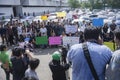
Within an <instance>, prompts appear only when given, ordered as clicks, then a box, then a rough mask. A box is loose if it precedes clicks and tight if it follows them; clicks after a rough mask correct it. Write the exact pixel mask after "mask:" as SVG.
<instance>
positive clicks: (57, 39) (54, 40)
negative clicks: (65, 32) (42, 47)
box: [49, 37, 61, 45]
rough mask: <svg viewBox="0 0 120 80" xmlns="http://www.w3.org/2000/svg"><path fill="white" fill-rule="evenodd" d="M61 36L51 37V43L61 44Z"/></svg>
mask: <svg viewBox="0 0 120 80" xmlns="http://www.w3.org/2000/svg"><path fill="white" fill-rule="evenodd" d="M60 44H61V37H49V45H60Z"/></svg>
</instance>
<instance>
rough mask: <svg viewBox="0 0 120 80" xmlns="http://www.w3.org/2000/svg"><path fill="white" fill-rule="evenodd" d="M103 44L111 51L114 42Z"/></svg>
mask: <svg viewBox="0 0 120 80" xmlns="http://www.w3.org/2000/svg"><path fill="white" fill-rule="evenodd" d="M104 45H106V46H108V47H109V48H110V49H111V50H112V51H114V43H113V42H104Z"/></svg>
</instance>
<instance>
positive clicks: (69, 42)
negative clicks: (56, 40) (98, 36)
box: [63, 37, 79, 46]
mask: <svg viewBox="0 0 120 80" xmlns="http://www.w3.org/2000/svg"><path fill="white" fill-rule="evenodd" d="M74 44H79V37H63V45H64V46H67V45H69V46H72V45H74Z"/></svg>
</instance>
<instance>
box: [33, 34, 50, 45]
mask: <svg viewBox="0 0 120 80" xmlns="http://www.w3.org/2000/svg"><path fill="white" fill-rule="evenodd" d="M35 41H36V44H37V45H39V44H48V38H47V36H42V37H36V38H35Z"/></svg>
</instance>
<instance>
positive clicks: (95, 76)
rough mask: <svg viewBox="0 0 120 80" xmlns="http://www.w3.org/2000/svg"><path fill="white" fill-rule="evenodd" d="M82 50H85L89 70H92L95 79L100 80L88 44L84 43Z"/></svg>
mask: <svg viewBox="0 0 120 80" xmlns="http://www.w3.org/2000/svg"><path fill="white" fill-rule="evenodd" d="M82 48H83V51H84V56H85V58H86V60H87V63H88V65H89V68H90V70H91V72H92V75H93V77H94V79H95V80H99V77H98V75H97V73H96V70H95V68H94V65H93V63H92V60H91V57H90V53H89V50H88V46H87V43H83V44H82Z"/></svg>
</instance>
